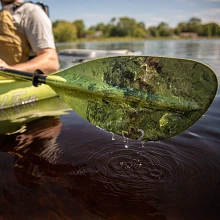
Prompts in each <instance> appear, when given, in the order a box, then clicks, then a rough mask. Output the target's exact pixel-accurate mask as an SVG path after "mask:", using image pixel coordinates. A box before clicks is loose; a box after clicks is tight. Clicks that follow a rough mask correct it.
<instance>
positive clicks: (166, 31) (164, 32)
mask: <svg viewBox="0 0 220 220" xmlns="http://www.w3.org/2000/svg"><path fill="white" fill-rule="evenodd" d="M157 29H158V32H159V36H161V37H168V36H171V34H172V30H171V29H170V27H169V25H168V24H167V23H165V22H161V23H160V24H159V25H158V27H157Z"/></svg>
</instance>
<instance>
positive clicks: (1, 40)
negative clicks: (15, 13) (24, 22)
mask: <svg viewBox="0 0 220 220" xmlns="http://www.w3.org/2000/svg"><path fill="white" fill-rule="evenodd" d="M29 50H30V49H29V44H28V40H27V38H26V36H25V35H24V34H23V33H21V32H20V31H18V30H17V28H16V27H15V25H14V23H13V17H12V14H11V13H10V12H9V11H8V10H5V9H3V10H0V58H1V59H2V60H3V61H5V62H6V63H7V64H8V65H14V64H18V63H23V62H26V61H28V60H29Z"/></svg>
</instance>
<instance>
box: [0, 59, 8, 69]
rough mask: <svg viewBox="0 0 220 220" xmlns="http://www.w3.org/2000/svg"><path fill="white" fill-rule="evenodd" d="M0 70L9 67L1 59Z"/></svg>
mask: <svg viewBox="0 0 220 220" xmlns="http://www.w3.org/2000/svg"><path fill="white" fill-rule="evenodd" d="M0 68H10V66H9V65H8V64H7V63H6V62H5V61H4V60H2V59H0Z"/></svg>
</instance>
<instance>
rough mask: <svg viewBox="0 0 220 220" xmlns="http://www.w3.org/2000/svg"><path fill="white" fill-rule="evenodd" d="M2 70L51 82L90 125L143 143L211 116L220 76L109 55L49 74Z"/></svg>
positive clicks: (179, 62)
mask: <svg viewBox="0 0 220 220" xmlns="http://www.w3.org/2000/svg"><path fill="white" fill-rule="evenodd" d="M0 72H1V73H4V74H6V75H8V76H13V77H19V78H23V79H27V80H33V83H34V84H35V85H38V84H39V83H46V84H47V85H49V86H50V87H51V88H52V89H53V90H54V91H55V92H56V93H57V94H58V95H59V96H60V97H61V98H62V99H63V100H64V101H65V102H66V103H67V104H68V105H69V106H70V107H71V108H72V109H74V110H75V111H76V112H77V113H78V114H79V115H81V116H82V117H83V118H85V119H86V120H88V121H89V122H91V123H93V124H95V125H97V126H98V127H100V128H102V129H105V130H107V131H110V132H113V133H115V134H119V135H124V136H126V137H128V138H132V139H138V138H139V139H141V140H143V141H148V140H153V141H156V140H161V139H165V138H169V137H172V136H175V135H177V134H179V133H181V132H182V131H184V130H185V129H187V128H188V127H189V126H191V125H192V124H193V123H195V122H196V121H197V120H198V119H199V118H200V117H201V116H202V115H203V114H204V113H205V112H206V110H207V109H208V108H209V106H210V104H211V103H212V101H213V99H214V97H215V94H216V91H217V78H216V75H215V74H214V72H213V71H212V70H211V69H210V68H209V67H208V66H206V65H204V64H202V63H199V62H196V61H193V60H186V59H177V58H167V57H150V56H121V57H107V58H102V59H96V60H90V61H87V62H84V63H81V64H78V65H75V66H72V67H70V68H68V69H65V70H61V71H60V72H57V73H55V74H51V75H49V76H45V75H43V74H39V72H38V71H37V72H36V73H35V74H34V75H33V74H32V73H27V72H20V71H15V70H11V69H2V70H0ZM140 136H141V137H140Z"/></svg>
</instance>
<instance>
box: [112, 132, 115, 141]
mask: <svg viewBox="0 0 220 220" xmlns="http://www.w3.org/2000/svg"><path fill="white" fill-rule="evenodd" d="M111 134H112V140H113V141H114V140H115V134H114V133H113V132H111Z"/></svg>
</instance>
